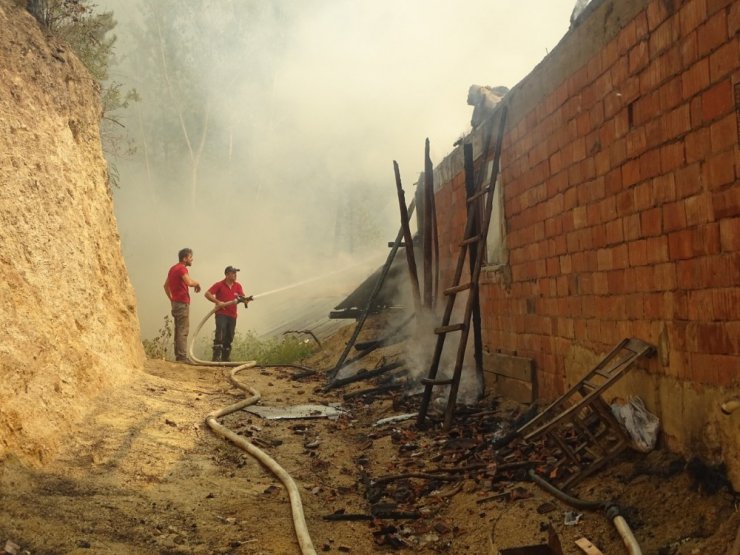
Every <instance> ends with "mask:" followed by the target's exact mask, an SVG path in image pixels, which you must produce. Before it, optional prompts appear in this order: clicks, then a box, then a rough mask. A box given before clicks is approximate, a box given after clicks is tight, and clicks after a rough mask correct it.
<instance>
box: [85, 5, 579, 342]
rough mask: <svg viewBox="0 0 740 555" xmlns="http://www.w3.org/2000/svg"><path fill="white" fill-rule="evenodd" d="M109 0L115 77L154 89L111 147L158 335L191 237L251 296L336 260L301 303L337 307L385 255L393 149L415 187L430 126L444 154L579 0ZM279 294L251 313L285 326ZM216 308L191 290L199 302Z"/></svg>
mask: <svg viewBox="0 0 740 555" xmlns="http://www.w3.org/2000/svg"><path fill="white" fill-rule="evenodd" d="M96 3H97V4H98V6H99V9H100V10H101V11H107V10H112V11H114V13H115V16H116V19H117V20H118V22H119V25H118V27H117V29H116V34H117V35H118V43H117V53H118V58H119V61H120V64H119V65H117V66H116V67H114V69H113V72H112V78H113V79H114V80H115V81H117V82H120V83H122V84H123V86H124V88H136V89H137V91H138V92H139V94H140V96H141V101H140V102H137V103H135V104H134V105H132V106H131V107H130V108H129V109H128V110H126V112H125V114H122V115H121V121H122V122H123V123H124V125H125V126H126V130H127V132H129V134H130V135H131V136H132V137H133V138H134V139H135V140H136V146H137V151H136V153H135V154H134V155H133V156H132V157H129V158H120V157H119V158H117V159H115V160H113V161H114V163H115V164H116V166H117V168H118V170H119V173H120V188H118V189H116V190H115V191H114V198H115V203H116V212H117V217H118V222H119V227H120V230H121V236H122V244H123V250H124V256H125V258H126V263H127V266H128V269H129V272H130V275H131V278H132V281H133V284H134V287H135V289H136V292H137V297H138V301H139V314H140V317H141V323H142V330H143V334H144V336H145V337H151V336H153V335H154V334H155V333H156V331H157V329H158V328H159V327H160V326H161V323H162V318H163V316H164V315H165V314H167V312H168V310H169V306H168V302H167V299H166V298H165V296H164V293H163V292H162V283H163V281H164V277H165V274H166V271H167V269H168V268H169V266H170V265H172V264H174V263H175V262H176V253H177V251H178V250H179V249H180V248H182V247H186V246H187V247H191V248H193V249H194V251H195V262H194V265H193V267H192V268H191V275H192V276H193V277H194V278H195V279H197V280H199V281H201V283H202V285H204V286H206V287H207V286H210V285H211V284H212V283H213V282H215V281H217V280H218V279H222V277H223V268H224V267H225V266H226V265H229V264H233V265H235V266H237V267H239V268H241V269H242V271H241V273H240V274H239V280H240V281H241V282H242V283H243V284H244V286H245V289H246V291H247V292H249V293H252V294H260V293H263V292H265V291H271V290H274V289H278V288H281V287H283V286H286V285H290V284H292V283H296V282H301V281H304V280H306V279H307V278H312V277H315V276H321V275H324V274H330V276H331V277H329V278H328V279H327V280H324V281H322V280H317V281H315V282H312V285H310V286H304V287H302V288H297V289H296V290H295V291H293V295H294V299H293V300H291V301H290V305H291V306H293V307H299V306H300V304H301V303H304V304H305V303H309V302H315V300H316V299H317V298H325V299H326V306H327V309H328V308H330V307H331V305H332V303H334V302H335V301H337V300H340V299H341V298H342V295H345V294H347V293H349V292H350V291H351V290H352V289H353V288H354V287H355V286H356V285H357V284H358V283H359V281H361V279H362V278H363V277H364V276H365V275H367V274H368V273H369V272H370V270H371V269H372V268H373V267H377V266H378V265H379V264H380V263H382V260H383V259H384V257H385V255H386V254H387V247H386V243H387V241H389V240H392V239H393V238H394V237H395V234H396V232H397V229H398V207H397V199H396V193H395V182H394V177H393V167H392V162H393V160H397V161H398V162H399V165H400V168H401V175H402V179H403V183H404V188H405V190H406V198H407V200H409V199H411V198H412V193H413V184H414V183H415V182H416V180H417V178H418V174H419V172H420V170H422V169H423V153H424V140H425V138H427V137H429V138H430V141H431V155H432V160H433V162H434V163H438V162H439V161H441V159H442V158H443V157H444V155H446V154H447V153H448V152H449V151H450V150H451V149H452V143H453V142H454V141H455V140H456V139H457V138H459V137H460V136H461V135H462V134H463V133H465V132H466V131H467V130H468V129H469V121H470V116H471V111H472V108H471V107H470V106H468V105H467V103H466V96H467V91H468V87H469V86H470V85H471V84H473V83H481V84H487V85H493V86H495V85H506V86H509V87H512V86H513V85H514V84H516V83H517V82H518V81H519V80H520V79H522V78H523V77H524V76H525V75H526V74H527V73H528V72H529V71H530V70H531V69H532V68H534V66H535V65H536V64H537V63H538V62H539V61H540V60H541V59H542V58H543V57H544V56H545V55H546V53H547V50H548V49H552V48H553V47H554V46H555V45H556V44H557V42H558V40H559V39H560V38H561V37H562V35H563V34H564V33H565V31H566V30H567V28H568V24H569V20H568V16H569V14H570V12H571V10H572V7H573V6H572V0H538V1H534V0H531V1H525V2H521V3H519V4H518V5H517V6H516V7H512V6H511V5H510V4H509V3H505V2H491V1H490V0H471V1H469V2H466V3H459V2H453V1H434V2H429V1H425V0H405V1H404V2H396V1H391V0H332V1H327V0H301V1H290V0H280V1H278V0H274V1H270V0H260V1H259V2H255V1H249V0H220V1H213V2H199V1H197V0H193V1H192V2H190V1H188V2H181V1H178V2H174V1H172V0H157V2H133V1H130V0H125V1H124V0H98V1H97V2H96ZM167 6H171V7H172V10H173V11H172V12H170V13H171V18H167V17H165V18H163V19H160V20H159V27H156V26H153V25H152V23H151V22H152V19H151V18H149V19H147V17H148V15H147V14H149V16H151V13H152V12H153V11H157V10H160V11H161V10H163V9H165V8H166V7H167ZM204 6H205V7H206V9H204V8H203V7H204ZM197 10H201V11H200V12H198V15H197V16H196V17H192V13H194V12H195V11H197ZM147 25H148V27H147ZM170 27H171V28H170ZM168 29H169V34H165V33H166V32H167V31H168ZM157 33H159V35H157ZM175 37H179V40H181V41H182V43H181V44H179V45H178V44H174V43H173V42H172V41H175V40H178V39H176V38H175ZM167 41H169V42H167ZM164 43H166V44H167V45H168V51H167V52H169V56H170V57H169V58H167V59H166V60H165V62H167V63H169V64H171V65H169V66H167V67H168V69H169V71H170V72H171V75H170V76H169V77H170V82H169V83H166V82H165V80H164V78H162V76H161V75H160V76H159V78H158V80H157V79H154V76H155V72H154V70H153V69H152V68H155V67H157V64H161V63H162V60H163V59H165V58H166V56H164V57H163V56H162V52H163V51H160V46H161V44H164ZM178 58H179V63H180V64H182V65H181V66H176V65H175V62H176V61H178V60H177V59H178ZM176 79H181V81H178V82H173V80H176ZM155 82H157V83H158V85H156V86H155V84H154V83H155ZM178 83H179V86H177V85H178ZM168 87H169V88H168ZM168 90H169V92H167V91H168ZM168 94H169V95H171V98H169V97H167V95H168ZM194 107H195V108H194ZM178 110H179V113H180V114H181V115H182V114H185V116H184V117H182V118H181V119H180V120H179V121H177V118H176V115H177V113H178ZM206 121H207V132H206V133H203V130H204V128H205V127H206V125H205V123H204V122H206ZM182 128H186V129H188V130H190V132H191V135H190V136H189V139H190V143H189V144H186V141H185V139H184V136H183V135H182V134H178V130H180V129H182ZM165 130H168V131H167V133H169V134H168V135H167V136H166V137H162V136H161V134H162V133H165ZM195 130H197V132H196V131H195ZM158 133H159V134H160V135H157V134H158ZM203 137H204V143H203V150H202V154H201V156H200V158H197V153H198V148H199V145H200V142H199V140H200V139H201V138H203ZM147 138H149V140H150V142H147ZM192 153H195V154H192ZM195 158H197V162H198V163H197V164H194V163H193V160H194V159H195ZM196 165H197V180H193V179H192V177H193V175H194V174H195V171H194V168H195V166H196ZM194 182H197V185H193V183H194ZM196 187H197V190H196V189H195V188H196ZM194 190H195V192H193V191H194ZM371 257H372V260H370V259H371ZM368 260H370V262H371V263H370V264H368ZM363 263H364V266H363ZM373 265H374V266H373ZM343 269H345V270H347V271H345V272H340V271H339V270H343ZM279 297H280V295H279V294H275V295H271V296H265V297H264V298H263V299H258V301H255V303H253V306H250V308H249V311H247V312H246V313H243V314H244V318H240V324H239V329H240V330H242V331H243V330H246V329H255V330H258V331H268V330H270V329H272V328H273V327H275V325H276V324H277V323H279V322H276V319H277V320H279V319H280V318H283V317H286V315H285V314H284V311H283V309H279V308H278V307H279V306H280V303H281V301H280V299H279ZM282 303H283V305H284V304H285V301H282ZM211 306H212V305H211V304H210V303H208V302H207V301H206V300H205V299H203V298H202V294H201V295H198V296H196V298H194V300H193V310H192V313H191V318H194V319H198V318H199V317H200V316H201V315H205V313H206V312H207V311H208V310H210V308H211ZM322 310H323V308H322Z"/></svg>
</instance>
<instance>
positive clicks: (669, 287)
mask: <svg viewBox="0 0 740 555" xmlns="http://www.w3.org/2000/svg"><path fill="white" fill-rule="evenodd" d="M661 239H663V240H665V250H666V251H667V250H668V241H667V239H665V237H663V238H661ZM651 242H652V241H648V262H649V261H650V259H651V258H652V257H653V255H654V253H655V252H656V251H654V250H652V248H651V246H650V243H651ZM666 259H667V256H666ZM654 267H655V287H656V289H658V290H660V291H673V290H674V289H675V288H676V265H675V264H674V263H673V262H662V263H657V264H656V265H655V266H654Z"/></svg>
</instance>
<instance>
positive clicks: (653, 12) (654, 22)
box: [647, 0, 672, 31]
mask: <svg viewBox="0 0 740 555" xmlns="http://www.w3.org/2000/svg"><path fill="white" fill-rule="evenodd" d="M669 5H670V6H672V4H669V3H667V2H664V1H663V0H651V2H650V3H649V4H648V7H647V22H648V29H649V30H650V31H654V30H655V29H656V28H658V26H659V25H660V24H661V23H663V21H665V20H666V19H667V18H668V16H669V15H670V12H669V11H668V6H669Z"/></svg>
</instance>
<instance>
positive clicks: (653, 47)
mask: <svg viewBox="0 0 740 555" xmlns="http://www.w3.org/2000/svg"><path fill="white" fill-rule="evenodd" d="M679 34H680V27H679V26H678V20H677V19H675V18H671V19H668V20H666V21H664V22H663V23H661V24H660V26H659V27H658V28H657V29H655V31H653V33H652V34H651V35H650V38H649V40H648V46H649V51H650V58H653V59H654V58H658V57H659V56H660V54H661V53H662V52H663V51H665V50H667V49H668V48H669V47H670V46H671V45H672V44H673V43H674V41H676V40H677V39H678V37H679Z"/></svg>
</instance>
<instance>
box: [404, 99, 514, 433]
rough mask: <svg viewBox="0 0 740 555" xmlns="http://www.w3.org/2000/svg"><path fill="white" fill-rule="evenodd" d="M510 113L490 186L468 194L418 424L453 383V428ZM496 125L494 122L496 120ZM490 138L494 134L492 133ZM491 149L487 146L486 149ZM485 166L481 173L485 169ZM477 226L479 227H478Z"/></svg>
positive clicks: (448, 414)
mask: <svg viewBox="0 0 740 555" xmlns="http://www.w3.org/2000/svg"><path fill="white" fill-rule="evenodd" d="M506 112H507V107H506V106H502V107H501V110H500V111H499V117H498V134H497V137H496V143H495V153H494V157H493V169H492V171H491V180H490V183H489V184H488V186H486V187H483V188H481V190H480V191H478V192H476V193H475V194H473V195H470V196H468V199H467V202H468V204H469V205H472V206H471V207H469V209H468V219H467V223H466V225H465V234H464V236H463V241H462V242H461V243H460V249H459V254H458V258H457V267H456V268H455V275H454V279H453V285H452V287H449V288H447V289H445V290H444V295H445V296H446V297H447V302H446V304H445V311H444V315H443V317H442V322H441V325H440V326H439V327H437V328H435V330H434V333H435V334H437V342H436V345H435V348H434V355H433V357H432V362H431V364H430V367H429V374H428V376H427V378H425V379H423V380H422V383H424V386H425V387H424V393H423V395H422V399H421V405H420V407H419V414H418V416H417V420H416V425H417V427H420V428H421V427H423V426H424V421H425V419H426V415H427V411H428V409H429V402H430V401H431V398H432V390H433V388H434V387H435V386H439V385H442V386H444V385H449V386H450V393H449V397H448V399H447V409H446V411H445V422H444V425H445V428H449V427H450V424H451V423H452V417H453V415H454V413H455V404H456V402H457V392H458V390H459V388H460V377H461V375H462V368H463V361H464V359H465V349H466V346H467V342H468V335H469V333H470V322H471V316H472V314H473V310H474V307H475V306H477V303H478V279H479V277H480V270H481V266H482V264H483V259H484V254H485V245H486V235H487V234H488V226H489V223H490V220H491V212H492V210H493V196H494V195H493V193H494V189H495V186H496V177H497V175H498V170H499V164H500V161H501V145H502V141H503V136H504V128H505V126H506ZM492 125H493V123H492ZM489 140H490V135H489ZM486 150H487V149H486ZM483 158H484V159H483V160H482V164H483V165H485V155H484V157H483ZM483 167H484V166H482V167H481V170H480V171H481V172H482V171H483ZM484 197H485V207H484V210H483V216H482V217H483V221H482V225H477V223H476V222H477V218H478V217H479V214H480V210H479V209H478V207H479V206H480V204H481V202H482V201H483V198H484ZM476 228H477V229H476ZM468 254H469V255H470V260H471V262H473V261H474V264H473V267H472V269H471V272H470V281H469V282H468V283H461V282H460V281H461V278H462V273H463V268H464V267H465V258H466V256H467V255H468ZM466 290H467V291H469V293H468V299H467V303H466V305H465V315H464V317H463V319H462V321H461V322H458V323H454V324H450V318H451V317H452V311H453V309H454V307H455V299H456V297H457V294H458V293H460V292H461V291H466ZM457 331H459V332H461V335H460V341H459V343H458V347H457V358H456V361H455V368H454V370H453V373H452V378H449V379H443V380H438V379H436V378H437V371H438V370H439V363H440V360H441V358H442V349H443V348H444V342H445V337H446V335H447V334H448V333H452V332H457Z"/></svg>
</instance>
